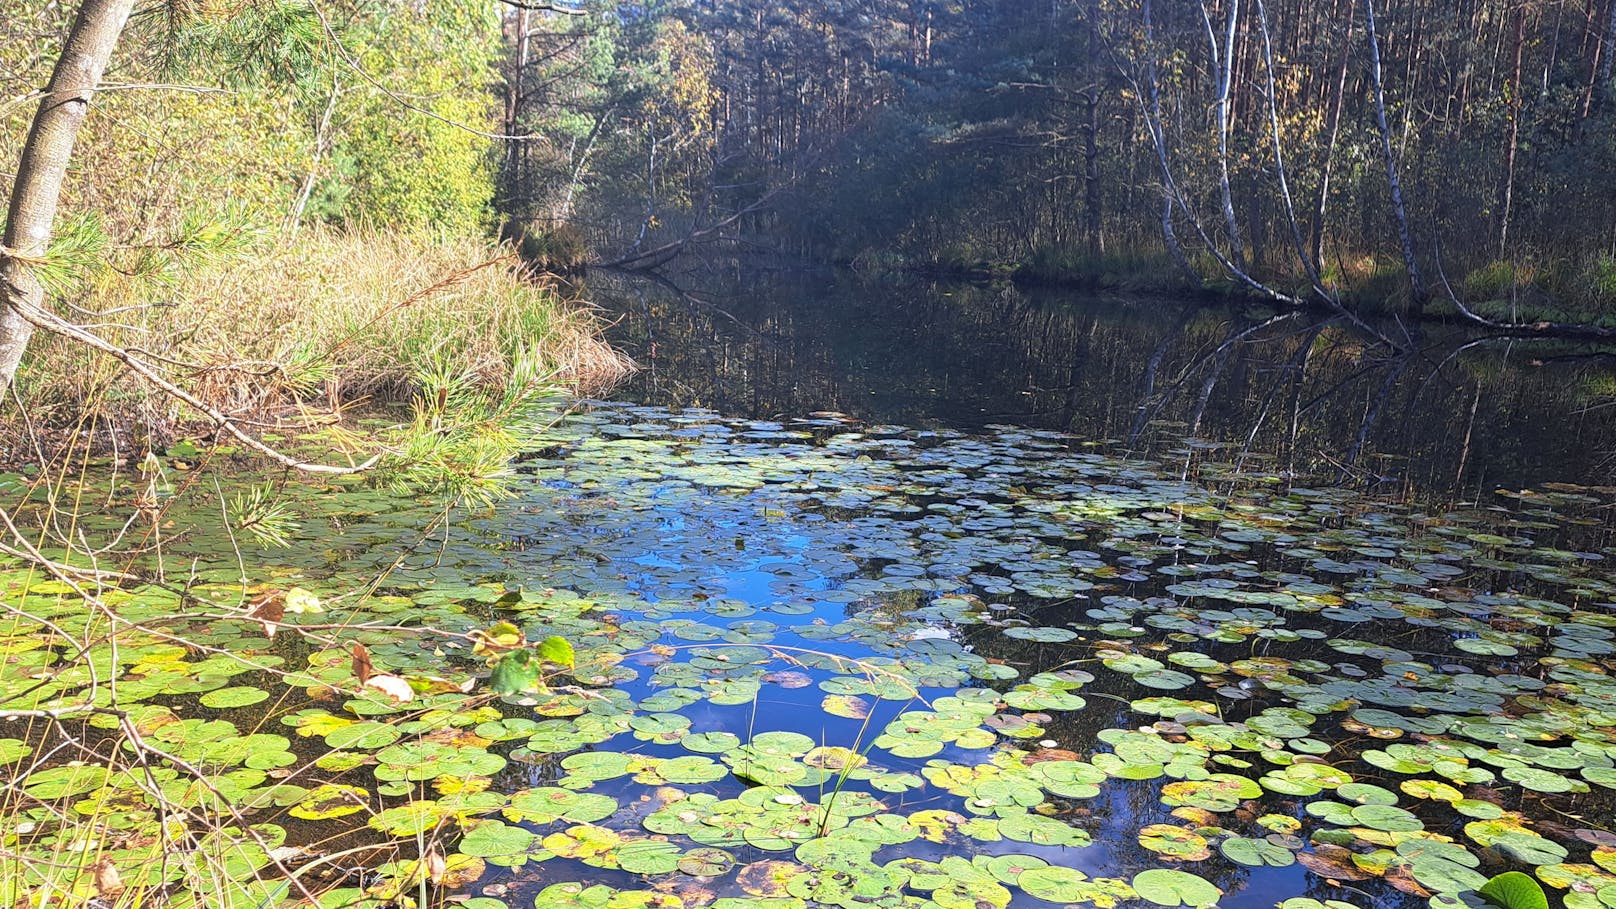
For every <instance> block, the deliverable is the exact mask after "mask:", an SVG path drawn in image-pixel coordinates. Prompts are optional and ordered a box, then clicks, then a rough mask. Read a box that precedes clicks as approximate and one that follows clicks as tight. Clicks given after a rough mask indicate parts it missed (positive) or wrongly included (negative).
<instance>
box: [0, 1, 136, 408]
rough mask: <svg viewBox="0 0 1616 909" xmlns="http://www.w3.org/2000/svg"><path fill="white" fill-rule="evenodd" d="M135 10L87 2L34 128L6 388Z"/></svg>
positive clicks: (6, 282)
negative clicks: (38, 267)
mask: <svg viewBox="0 0 1616 909" xmlns="http://www.w3.org/2000/svg"><path fill="white" fill-rule="evenodd" d="M134 5H135V0H84V4H83V5H82V6H80V7H79V12H78V16H77V17H76V18H75V19H74V20H73V30H72V31H71V32H70V33H69V34H68V38H67V44H66V46H64V47H63V48H62V55H61V57H60V58H58V59H57V61H56V69H55V71H54V72H52V73H51V79H50V85H49V86H47V88H46V91H45V96H44V97H43V98H42V99H40V102H39V109H38V111H36V112H35V114H34V122H33V126H32V127H30V128H29V130H28V139H27V142H26V143H25V144H24V145H23V149H22V157H21V159H20V160H19V161H18V163H17V177H16V181H15V182H14V183H13V184H12V189H11V208H10V211H8V212H7V213H6V230H5V236H4V240H3V241H0V247H3V248H0V300H3V302H4V304H5V305H4V309H3V310H0V388H5V387H10V385H11V383H12V380H13V379H14V378H15V377H16V374H17V364H18V363H20V362H21V361H22V355H23V351H24V350H26V349H27V347H28V339H29V338H30V337H31V336H32V335H33V333H34V328H33V325H32V324H30V323H29V322H28V321H27V320H26V319H24V318H23V317H22V314H21V313H20V312H18V307H20V306H29V307H35V308H37V307H40V306H42V305H43V303H44V299H45V289H44V287H43V286H42V285H41V284H40V283H39V278H38V277H37V276H36V275H35V274H34V273H33V269H34V262H35V261H37V260H38V259H40V258H42V257H43V256H44V255H45V253H46V252H47V251H48V250H49V248H50V240H51V229H52V226H53V225H54V224H55V222H56V207H57V205H58V203H59V201H60V199H61V193H62V182H63V180H64V178H65V177H66V176H67V164H68V160H69V159H70V158H71V157H72V155H73V143H74V140H76V139H77V138H78V133H79V127H80V126H81V125H82V124H83V123H84V116H85V114H86V113H87V112H88V110H89V107H90V98H91V97H92V96H93V95H94V94H95V90H96V88H97V86H99V85H100V84H101V73H102V72H103V71H105V69H106V66H107V60H108V59H109V58H111V56H112V49H113V48H114V47H115V46H116V45H117V43H118V36H119V34H120V33H122V32H123V26H124V23H125V22H126V21H128V19H129V12H130V10H131V9H132V8H133V7H134ZM30 260H33V261H30Z"/></svg>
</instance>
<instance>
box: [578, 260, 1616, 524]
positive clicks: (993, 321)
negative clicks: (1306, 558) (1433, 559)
mask: <svg viewBox="0 0 1616 909" xmlns="http://www.w3.org/2000/svg"><path fill="white" fill-rule="evenodd" d="M586 290H587V293H588V295H589V296H590V297H591V298H592V299H593V300H595V301H596V302H597V303H599V304H600V305H601V306H602V307H603V308H604V309H605V310H606V312H607V313H609V314H610V315H611V316H612V317H614V318H616V319H618V320H619V321H618V322H617V324H616V326H615V328H614V329H613V330H612V332H611V337H612V340H613V341H614V342H615V343H617V344H618V345H619V346H621V347H622V348H623V349H625V350H626V351H628V352H629V353H630V354H631V355H632V356H634V357H635V359H636V360H638V362H639V363H640V364H641V366H642V367H643V371H642V372H641V373H640V374H639V375H638V376H637V377H636V378H635V379H634V380H633V381H632V383H631V384H630V385H629V386H628V387H627V388H626V389H624V390H623V391H621V392H620V393H619V395H618V396H619V397H627V398H629V399H636V400H640V401H644V402H646V403H654V404H665V405H679V406H683V405H700V406H706V407H711V408H712V409H714V410H716V411H718V412H721V413H725V414H732V415H738V416H750V417H756V418H772V417H783V416H802V415H804V414H807V413H810V412H812V411H822V410H835V411H842V412H845V413H847V414H848V415H850V416H853V417H855V418H858V419H860V420H863V421H867V422H873V423H884V422H891V423H901V424H904V425H910V426H945V427H951V428H956V429H971V428H976V427H981V426H983V425H986V424H995V423H1011V424H1016V425H1023V426H1030V427H1037V428H1043V429H1058V430H1063V431H1067V432H1071V433H1074V434H1076V435H1077V436H1079V437H1081V438H1083V439H1086V440H1091V441H1100V440H1109V441H1113V442H1115V443H1117V445H1116V448H1115V450H1125V451H1129V452H1132V453H1137V454H1140V455H1143V456H1147V457H1155V456H1160V455H1162V454H1164V453H1166V452H1170V451H1174V450H1177V449H1179V448H1180V447H1181V446H1182V443H1183V440H1184V439H1185V438H1186V437H1196V438H1200V439H1204V440H1209V441H1213V442H1218V443H1227V444H1229V445H1232V446H1233V447H1234V449H1235V451H1236V452H1240V451H1245V452H1247V457H1246V462H1247V463H1248V464H1250V465H1252V466H1259V465H1260V466H1266V467H1267V469H1271V470H1275V471H1281V472H1296V473H1301V474H1310V475H1314V476H1325V477H1327V478H1329V479H1331V480H1334V481H1342V482H1347V483H1351V484H1354V485H1358V486H1365V485H1369V486H1374V487H1375V491H1376V492H1377V493H1388V492H1393V493H1395V492H1402V491H1406V490H1413V491H1422V492H1425V493H1428V494H1431V495H1433V496H1438V497H1440V496H1448V497H1475V496H1477V495H1478V494H1480V493H1484V492H1487V491H1490V490H1491V489H1493V488H1494V487H1505V488H1522V487H1529V486H1535V485H1539V484H1542V483H1548V482H1567V483H1581V484H1589V485H1603V484H1606V483H1609V482H1610V481H1611V480H1612V477H1613V475H1616V350H1609V349H1600V348H1595V347H1589V346H1586V345H1580V344H1572V343H1565V342H1543V341H1523V340H1519V339H1509V338H1486V337H1482V336H1480V335H1478V334H1476V333H1474V332H1471V331H1469V330H1467V329H1461V328H1459V327H1455V326H1444V325H1440V324H1434V323H1426V324H1423V325H1412V326H1407V327H1406V329H1407V331H1408V334H1409V340H1410V343H1409V344H1408V345H1407V346H1409V347H1410V348H1411V352H1410V353H1408V354H1395V353H1393V352H1392V351H1390V350H1389V349H1387V348H1386V347H1384V346H1381V345H1376V344H1372V343H1366V342H1365V340H1364V337H1363V335H1362V334H1361V333H1357V332H1354V331H1352V330H1351V329H1349V328H1348V327H1346V326H1345V325H1344V324H1343V323H1341V322H1340V321H1339V320H1331V319H1329V318H1328V316H1327V315H1320V314H1296V315H1291V316H1285V315H1278V316H1276V314H1275V313H1274V312H1272V311H1268V310H1264V309H1262V308H1261V307H1228V306H1218V305H1214V306H1203V307H1193V306H1186V305H1184V304H1181V303H1179V302H1177V301H1173V300H1166V299H1125V298H1120V297H1115V296H1096V295H1093V294H1088V293H1083V292H1073V291H1055V290H1026V289H1018V288H1016V287H1012V286H980V285H970V284H957V283H955V284H950V283H933V282H929V281H924V280H919V279H910V280H896V279H876V278H866V277H860V276H857V275H853V274H849V273H845V272H838V271H831V270H796V269H781V270H772V271H769V270H764V271H749V272H746V273H744V274H743V275H741V276H736V275H733V274H715V273H710V272H697V273H690V274H685V275H680V276H676V277H674V278H673V279H671V280H666V281H654V280H651V279H646V278H641V277H636V276H626V275H614V274H597V275H591V276H590V279H589V284H588V287H587V288H586ZM1378 327H1379V328H1380V329H1381V330H1382V331H1383V332H1385V334H1386V335H1388V336H1389V337H1393V338H1397V339H1399V340H1402V339H1403V337H1404V330H1405V326H1403V325H1400V324H1399V323H1397V322H1395V321H1388V322H1383V323H1380V324H1379V325H1378Z"/></svg>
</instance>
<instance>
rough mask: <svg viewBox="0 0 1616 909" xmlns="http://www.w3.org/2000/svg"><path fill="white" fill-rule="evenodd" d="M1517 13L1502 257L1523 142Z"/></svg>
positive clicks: (1521, 36)
mask: <svg viewBox="0 0 1616 909" xmlns="http://www.w3.org/2000/svg"><path fill="white" fill-rule="evenodd" d="M1513 12H1514V14H1515V40H1514V44H1515V50H1514V57H1515V63H1514V66H1513V67H1512V68H1511V72H1510V81H1509V91H1508V93H1507V94H1506V95H1505V98H1506V100H1507V102H1508V104H1509V139H1508V141H1506V142H1505V144H1504V189H1503V192H1502V193H1501V195H1502V196H1503V200H1504V201H1503V205H1502V207H1501V208H1502V210H1501V212H1500V213H1499V217H1498V258H1500V259H1503V258H1507V257H1508V256H1509V217H1510V215H1511V214H1512V212H1513V210H1514V208H1515V157H1516V151H1517V150H1518V149H1519V148H1520V144H1521V141H1520V140H1521V104H1522V102H1523V100H1524V99H1523V98H1522V97H1521V46H1522V44H1523V43H1524V42H1525V32H1526V14H1525V13H1524V12H1523V11H1522V10H1521V8H1520V7H1519V6H1516V7H1515V8H1514V11H1513Z"/></svg>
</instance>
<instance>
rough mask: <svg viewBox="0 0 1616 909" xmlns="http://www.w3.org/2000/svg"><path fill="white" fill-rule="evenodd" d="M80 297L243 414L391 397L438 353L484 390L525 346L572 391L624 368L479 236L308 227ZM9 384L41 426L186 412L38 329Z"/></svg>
mask: <svg viewBox="0 0 1616 909" xmlns="http://www.w3.org/2000/svg"><path fill="white" fill-rule="evenodd" d="M81 297H82V298H81V299H77V300H74V301H71V302H72V305H73V306H75V307H77V308H78V310H74V309H69V308H66V307H64V308H62V309H61V311H62V312H63V314H64V315H67V316H68V317H70V318H76V320H77V321H80V322H82V323H84V324H86V325H90V326H93V327H94V328H95V330H96V331H98V332H99V333H100V334H102V335H103V336H104V337H106V338H108V339H109V340H112V341H114V342H116V343H119V344H121V345H123V346H125V347H127V348H130V349H133V350H136V351H137V352H139V353H140V354H141V355H142V356H143V357H145V358H146V359H147V360H148V361H149V362H153V363H156V364H160V365H161V366H163V368H164V369H165V370H166V372H167V373H168V375H169V377H170V378H172V379H174V380H175V381H177V382H178V383H179V384H181V385H183V386H184V387H186V388H188V389H191V390H192V391H193V392H195V393H197V394H198V396H199V397H201V398H202V399H203V400H204V401H205V402H206V403H208V404H210V405H212V406H215V407H217V408H218V409H220V410H223V411H225V412H227V413H230V414H232V415H235V416H240V417H245V418H251V419H267V418H269V417H271V416H273V415H276V414H278V413H283V412H285V411H287V410H289V409H291V408H293V407H301V406H302V405H306V404H310V403H314V404H317V405H319V406H322V407H327V408H336V407H338V406H341V405H345V404H351V403H353V402H360V401H369V402H387V401H394V400H399V399H402V398H405V397H407V396H408V395H409V394H410V393H411V392H412V391H413V390H414V389H413V385H412V381H411V377H412V376H413V375H415V374H417V371H418V368H419V367H420V366H421V365H422V364H425V363H431V362H449V363H454V364H456V365H457V366H463V367H465V368H467V369H469V370H471V371H472V372H473V373H475V375H476V376H477V377H478V378H479V379H480V380H481V381H483V382H485V383H487V384H488V385H489V386H491V387H492V386H497V385H499V384H501V383H503V382H504V381H505V379H506V378H508V376H509V374H510V369H511V366H512V364H513V362H514V361H515V359H516V357H517V355H518V354H519V353H521V352H523V351H524V350H525V351H530V352H533V353H536V354H537V355H538V357H539V359H540V361H541V362H542V363H543V364H544V365H545V372H546V373H547V374H548V375H549V376H550V377H551V378H552V379H553V381H554V382H556V383H557V384H559V385H561V386H563V387H565V388H567V389H568V390H570V391H574V392H577V393H581V394H595V393H599V392H601V391H604V390H606V389H608V388H610V387H611V386H612V385H614V384H615V383H617V382H618V381H620V380H621V379H622V378H624V377H625V376H626V375H627V374H628V372H629V371H630V370H631V369H632V366H631V364H630V363H629V361H628V360H627V358H625V357H624V356H623V355H622V354H620V353H618V352H617V351H615V350H613V349H612V348H611V347H610V346H608V345H607V344H606V343H605V342H604V341H602V340H601V338H600V328H601V320H600V318H599V316H598V314H597V313H596V312H595V311H594V310H593V309H592V308H590V307H589V306H588V305H586V304H582V303H578V302H574V301H568V300H565V299H563V297H562V295H561V294H560V293H558V292H557V290H556V288H555V287H554V286H553V285H551V284H549V283H546V282H545V281H543V280H541V279H536V278H534V277H533V276H530V275H526V274H524V273H523V272H522V270H521V268H520V265H519V263H518V261H517V259H516V257H515V256H514V254H513V253H512V252H511V250H509V249H508V248H504V247H499V246H495V245H492V244H490V243H488V242H486V241H481V240H472V239H447V238H438V237H423V236H419V235H401V234H393V233H381V232H366V231H350V232H336V231H327V230H306V231H304V232H303V233H301V234H299V235H298V236H297V237H296V238H295V240H292V241H289V242H281V243H276V244H265V245H262V246H259V247H255V248H253V249H251V250H249V251H247V252H246V253H245V254H232V255H230V256H228V257H225V258H223V259H221V260H219V261H216V262H204V263H200V264H198V265H195V266H193V267H192V268H190V269H188V270H187V271H186V272H185V273H183V274H182V275H180V276H178V277H177V278H175V279H174V280H172V281H169V282H156V283H154V282H152V281H151V280H149V279H144V280H140V281H135V280H131V279H128V278H125V277H123V276H121V275H119V274H117V273H116V272H111V273H109V274H108V275H106V276H103V277H102V278H100V279H97V280H96V281H94V282H92V286H90V288H89V289H88V290H86V291H85V292H83V293H82V294H81ZM18 390H19V393H20V396H21V399H22V400H23V401H25V402H27V406H28V409H29V412H30V413H29V416H30V418H31V419H32V421H33V422H34V423H35V425H36V426H57V427H65V426H71V425H81V426H82V425H84V423H85V422H86V421H95V422H99V423H102V425H108V424H110V425H111V426H113V427H114V428H133V429H144V430H145V431H146V432H149V433H151V434H152V435H155V436H159V437H162V436H166V435H168V434H170V433H172V432H175V431H177V430H178V429H180V428H182V427H183V426H184V425H185V424H186V422H187V421H189V420H192V419H194V418H195V415H194V414H188V413H186V412H185V411H184V409H183V408H182V407H181V406H180V405H177V404H176V403H175V402H174V401H172V400H170V399H168V398H166V397H164V396H162V395H161V394H160V393H159V392H157V391H156V390H154V389H152V388H150V387H148V386H147V385H146V384H144V383H143V382H141V381H140V380H139V378H138V377H135V376H132V375H130V374H128V373H127V372H126V371H124V370H123V369H122V368H121V367H120V366H119V364H117V363H114V362H111V361H110V360H108V359H106V358H104V357H98V356H96V355H94V354H93V353H91V352H89V351H86V350H84V349H82V348H80V347H78V346H76V345H74V344H72V343H70V342H67V341H64V340H62V339H60V338H56V337H46V336H44V335H38V336H36V339H35V344H34V346H33V347H32V348H31V352H30V356H29V358H28V360H27V361H26V362H25V363H24V366H23V369H22V372H21V373H20V374H19V378H18ZM0 419H3V420H5V421H6V422H9V423H11V424H12V428H13V429H15V428H16V427H17V424H20V422H21V415H20V414H18V413H17V412H16V408H15V406H14V405H12V406H10V407H8V409H7V412H6V415H5V416H4V417H3V418H0Z"/></svg>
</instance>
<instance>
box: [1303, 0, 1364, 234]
mask: <svg viewBox="0 0 1616 909" xmlns="http://www.w3.org/2000/svg"><path fill="white" fill-rule="evenodd" d="M1356 12H1357V7H1356V6H1354V5H1352V4H1351V3H1349V4H1347V26H1346V32H1345V34H1344V35H1343V37H1342V39H1341V63H1340V65H1339V66H1338V67H1337V69H1336V75H1335V96H1334V97H1333V98H1332V99H1331V100H1330V117H1329V126H1328V127H1327V128H1326V130H1325V136H1326V138H1325V140H1324V164H1323V166H1322V168H1321V169H1320V174H1319V194H1318V200H1317V202H1316V203H1315V204H1314V206H1313V227H1312V236H1311V237H1310V240H1309V244H1308V251H1309V252H1310V253H1311V254H1312V258H1313V261H1314V262H1323V261H1324V225H1325V218H1326V216H1327V215H1328V214H1329V211H1328V206H1329V203H1330V174H1331V172H1332V171H1333V170H1334V168H1335V145H1336V140H1337V139H1338V138H1339V137H1340V135H1341V109H1342V108H1343V107H1345V106H1346V95H1347V62H1348V61H1349V60H1351V59H1352V52H1351V47H1352V18H1353V15H1354V14H1355V13H1356Z"/></svg>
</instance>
